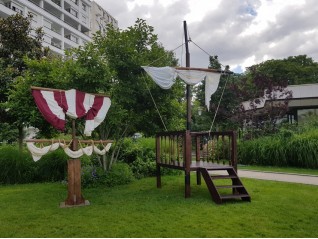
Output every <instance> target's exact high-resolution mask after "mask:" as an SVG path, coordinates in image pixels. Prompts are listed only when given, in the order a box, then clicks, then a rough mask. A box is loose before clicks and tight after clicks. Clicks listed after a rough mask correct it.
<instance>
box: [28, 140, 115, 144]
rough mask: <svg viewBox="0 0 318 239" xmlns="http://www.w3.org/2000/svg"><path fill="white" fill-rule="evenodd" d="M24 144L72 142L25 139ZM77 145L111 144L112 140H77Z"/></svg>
mask: <svg viewBox="0 0 318 239" xmlns="http://www.w3.org/2000/svg"><path fill="white" fill-rule="evenodd" d="M25 142H33V143H70V142H73V140H64V139H63V140H60V139H26V140H25ZM78 142H79V143H94V144H98V143H100V144H105V143H113V142H114V140H84V139H79V140H78Z"/></svg>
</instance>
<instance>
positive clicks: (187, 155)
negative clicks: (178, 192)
mask: <svg viewBox="0 0 318 239" xmlns="http://www.w3.org/2000/svg"><path fill="white" fill-rule="evenodd" d="M184 144H185V152H184V154H185V155H184V157H185V178H184V182H185V195H184V196H185V198H188V197H190V196H191V185H190V164H191V161H192V159H191V157H192V155H191V134H190V131H189V130H186V132H185V135H184Z"/></svg>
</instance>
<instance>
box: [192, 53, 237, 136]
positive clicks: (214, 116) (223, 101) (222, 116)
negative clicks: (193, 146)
mask: <svg viewBox="0 0 318 239" xmlns="http://www.w3.org/2000/svg"><path fill="white" fill-rule="evenodd" d="M209 61H210V64H209V66H208V68H209V69H216V70H220V71H221V70H222V64H221V63H220V62H219V60H218V56H210V57H209ZM224 72H228V73H230V72H229V67H228V66H226V68H225V69H224ZM235 79H236V78H235V77H233V76H231V75H230V74H222V75H221V77H220V83H219V86H218V89H217V91H216V92H215V93H214V94H213V95H212V96H211V99H210V106H209V109H208V111H207V110H203V111H202V114H201V115H200V116H199V115H197V114H196V111H194V112H193V121H194V125H193V130H203V131H206V130H210V128H211V126H213V127H212V129H211V130H226V129H233V124H232V122H231V121H230V119H231V117H232V116H233V109H234V108H235V107H236V106H237V103H238V102H236V101H235V99H234V98H233V92H232V91H230V90H228V87H229V84H230V82H232V81H235ZM224 88H225V89H224ZM194 92H195V95H196V98H197V100H198V101H199V107H200V108H201V109H205V108H206V106H205V93H204V92H205V81H203V82H202V83H201V84H200V85H198V86H197V87H196V88H195V91H194ZM212 123H213V125H212Z"/></svg>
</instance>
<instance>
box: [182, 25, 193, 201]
mask: <svg viewBox="0 0 318 239" xmlns="http://www.w3.org/2000/svg"><path fill="white" fill-rule="evenodd" d="M183 28H184V38H185V48H186V67H190V53H189V45H188V41H189V40H188V28H187V22H186V21H183ZM186 97H187V130H186V132H185V152H184V153H185V175H184V182H185V192H184V193H185V197H186V198H188V197H190V195H191V187H190V164H191V135H190V131H191V86H190V85H189V84H187V94H186Z"/></svg>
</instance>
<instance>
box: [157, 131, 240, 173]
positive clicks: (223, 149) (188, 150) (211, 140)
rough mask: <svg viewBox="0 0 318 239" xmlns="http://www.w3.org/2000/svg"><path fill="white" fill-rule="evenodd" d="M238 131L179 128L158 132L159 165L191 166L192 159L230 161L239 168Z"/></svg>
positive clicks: (221, 162)
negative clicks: (181, 129) (206, 130)
mask: <svg viewBox="0 0 318 239" xmlns="http://www.w3.org/2000/svg"><path fill="white" fill-rule="evenodd" d="M236 150H237V148H236V133H235V132H234V131H227V132H190V131H175V132H164V133H158V134H157V137H156V154H157V157H156V160H157V164H164V166H166V167H171V168H180V167H184V168H188V167H190V165H191V162H192V161H197V162H210V163H216V164H228V165H231V166H233V167H234V168H235V170H236V169H237V153H236Z"/></svg>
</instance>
